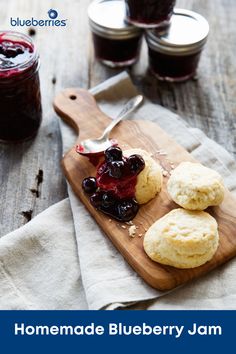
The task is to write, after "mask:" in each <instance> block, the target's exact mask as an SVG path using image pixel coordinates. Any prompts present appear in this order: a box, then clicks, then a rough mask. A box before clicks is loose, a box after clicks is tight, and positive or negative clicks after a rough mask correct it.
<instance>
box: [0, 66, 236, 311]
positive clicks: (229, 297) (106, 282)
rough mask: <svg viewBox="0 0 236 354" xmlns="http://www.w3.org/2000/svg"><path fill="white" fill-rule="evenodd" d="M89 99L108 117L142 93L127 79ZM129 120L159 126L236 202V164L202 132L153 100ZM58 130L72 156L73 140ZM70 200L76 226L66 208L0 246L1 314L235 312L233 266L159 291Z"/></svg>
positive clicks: (63, 205) (10, 236) (64, 128)
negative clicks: (119, 310) (120, 310)
mask: <svg viewBox="0 0 236 354" xmlns="http://www.w3.org/2000/svg"><path fill="white" fill-rule="evenodd" d="M91 92H92V93H93V94H94V95H95V97H96V99H97V101H98V103H99V105H100V107H101V109H102V110H103V111H104V112H105V113H107V114H108V115H110V116H111V117H115V116H116V114H117V113H118V112H119V111H120V109H121V107H122V106H123V104H124V103H125V102H126V101H127V99H128V98H129V97H132V96H134V95H135V94H136V93H137V92H136V89H135V87H134V86H133V84H132V82H131V80H130V78H129V76H128V74H127V73H125V72H124V73H121V74H119V75H117V76H115V77H113V78H111V79H109V80H107V81H105V82H104V83H102V84H101V85H99V86H97V87H96V88H94V89H92V90H91ZM130 119H148V120H152V121H155V122H157V123H158V124H159V125H160V126H161V127H162V128H163V129H166V130H168V133H169V134H170V135H172V136H173V137H174V138H175V140H176V141H178V142H179V143H180V144H181V145H182V146H184V147H185V148H186V149H187V150H188V151H189V152H190V153H191V154H192V155H193V156H194V157H195V158H197V159H198V160H200V161H201V162H202V163H204V164H206V165H207V166H209V167H212V168H214V169H215V170H217V171H219V172H220V173H221V175H222V176H223V177H224V180H225V184H226V185H227V187H228V188H229V189H230V190H231V191H232V192H234V193H235V194H236V163H235V161H234V159H233V158H232V157H231V156H230V155H229V153H228V152H227V151H225V150H224V149H223V148H222V147H221V146H219V145H218V144H216V143H215V142H213V141H212V140H210V139H208V138H207V137H206V136H205V135H204V133H203V132H201V131H199V130H198V129H193V128H189V127H188V126H187V125H186V124H185V123H184V122H183V121H182V120H181V118H180V117H178V116H177V115H176V114H174V113H173V112H170V111H169V110H167V109H165V108H163V107H161V106H158V105H156V104H153V103H151V102H149V101H148V100H146V101H145V103H144V105H143V106H142V107H141V108H139V110H138V111H136V112H135V113H134V114H132V116H131V117H130ZM60 124H61V131H62V138H63V145H64V151H67V150H68V149H69V148H71V146H73V144H74V141H75V134H74V133H73V132H72V130H71V128H69V127H68V126H66V125H65V124H64V123H63V122H61V123H60ZM167 127H168V129H167ZM68 192H69V200H70V205H71V210H72V214H73V220H72V216H71V212H70V207H69V202H68V200H64V201H62V202H60V203H58V204H56V205H54V206H52V207H50V208H49V209H47V210H46V211H44V212H43V213H41V214H40V215H38V216H37V217H35V218H34V219H33V220H32V221H31V222H29V223H28V224H27V225H25V226H24V227H22V228H20V229H18V230H16V231H14V232H12V233H10V234H8V235H6V236H4V237H3V238H2V239H0V308H1V309H87V308H88V309H115V308H118V307H124V306H128V305H133V306H132V308H148V309H190V308H191V309H196V308H198V309H199V308H202V309H214V308H215V309H234V308H235V307H236V306H235V298H236V284H235V282H234V281H233V277H234V274H235V271H236V260H232V261H230V262H228V263H227V264H226V265H224V266H221V267H219V268H218V269H217V270H215V271H213V272H211V273H209V274H208V275H206V276H204V277H202V278H200V279H198V280H194V281H192V282H191V283H189V284H186V285H184V286H182V287H181V288H178V289H176V290H174V291H172V292H169V293H164V292H160V291H157V290H154V289H152V288H151V287H149V286H148V285H147V284H146V283H145V282H144V281H143V280H142V279H141V278H140V277H139V276H138V275H137V274H136V273H135V272H134V271H133V270H132V269H131V268H130V267H129V265H128V264H127V263H126V261H125V260H124V259H123V257H122V256H121V255H120V254H119V253H118V252H117V251H116V249H115V248H114V247H113V245H112V244H111V242H110V241H109V240H108V238H107V237H106V235H104V234H103V233H102V232H101V230H100V228H99V227H98V225H97V224H96V223H95V221H94V220H93V219H92V217H91V216H90V214H89V213H88V212H87V210H86V209H85V207H84V206H83V205H82V204H81V203H80V201H79V200H78V198H77V197H76V196H75V195H74V193H73V191H72V190H71V188H70V187H69V186H68ZM222 284H223V286H222Z"/></svg>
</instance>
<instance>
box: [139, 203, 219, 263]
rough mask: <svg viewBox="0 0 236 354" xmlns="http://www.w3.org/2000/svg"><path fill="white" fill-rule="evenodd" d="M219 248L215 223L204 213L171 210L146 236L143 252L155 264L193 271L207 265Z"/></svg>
mask: <svg viewBox="0 0 236 354" xmlns="http://www.w3.org/2000/svg"><path fill="white" fill-rule="evenodd" d="M218 244H219V235H218V227H217V222H216V220H215V219H214V218H213V217H212V216H211V215H210V214H208V213H206V212H204V211H190V210H185V209H180V208H179V209H174V210H172V211H171V212H169V213H168V214H166V215H165V216H163V217H162V218H161V219H159V220H157V221H156V222H155V223H154V224H153V225H152V226H151V227H150V228H149V229H148V231H147V232H146V234H145V237H144V243H143V245H144V250H145V252H146V253H147V255H148V256H149V257H150V258H151V259H152V260H153V261H155V262H158V263H162V264H166V265H170V266H173V267H176V268H195V267H198V266H200V265H202V264H204V263H206V262H207V261H209V260H210V259H211V258H212V257H213V256H214V254H215V252H216V250H217V247H218Z"/></svg>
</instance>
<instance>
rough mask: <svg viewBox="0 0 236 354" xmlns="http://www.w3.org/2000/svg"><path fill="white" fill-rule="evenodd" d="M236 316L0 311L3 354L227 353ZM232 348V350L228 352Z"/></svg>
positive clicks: (215, 313)
mask: <svg viewBox="0 0 236 354" xmlns="http://www.w3.org/2000/svg"><path fill="white" fill-rule="evenodd" d="M235 328H236V311H1V312H0V340H1V342H0V343H1V353H15V352H18V353H38V352H40V353H67V352H68V353H72V352H76V353H85V354H87V353H94V352H98V353H100V352H101V353H118V352H119V353H121V354H123V353H135V354H136V353H145V354H146V353H147V352H148V351H150V353H161V352H162V351H163V353H165V354H166V353H172V352H174V353H181V354H183V353H191V354H192V353H198V354H202V353H209V352H214V354H215V353H223V352H224V351H228V349H229V348H230V350H232V351H234V349H233V348H234V336H235V335H236V330H235ZM227 348H228V349H227Z"/></svg>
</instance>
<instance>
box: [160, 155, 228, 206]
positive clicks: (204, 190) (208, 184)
mask: <svg viewBox="0 0 236 354" xmlns="http://www.w3.org/2000/svg"><path fill="white" fill-rule="evenodd" d="M167 191H168V193H169V195H170V197H171V198H172V199H173V200H174V202H175V203H177V204H178V205H180V206H181V207H183V208H185V209H188V210H204V209H206V208H208V207H209V206H213V205H219V204H220V203H221V202H222V201H223V199H224V191H225V188H224V183H223V179H222V178H221V176H220V175H219V173H218V172H216V171H214V170H212V169H210V168H207V167H204V166H203V165H201V164H200V163H192V162H182V163H181V164H180V165H179V166H178V167H176V169H175V170H174V171H173V172H172V175H171V177H170V179H169V181H168V183H167Z"/></svg>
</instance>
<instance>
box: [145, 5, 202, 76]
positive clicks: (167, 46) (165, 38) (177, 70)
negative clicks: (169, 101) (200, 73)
mask: <svg viewBox="0 0 236 354" xmlns="http://www.w3.org/2000/svg"><path fill="white" fill-rule="evenodd" d="M208 33H209V24H208V22H207V21H206V19H205V18H204V17H202V16H201V15H199V14H197V13H195V12H193V11H188V10H183V9H175V10H174V14H173V16H172V18H171V22H170V26H169V27H168V29H166V30H164V31H157V30H148V31H147V33H146V40H147V44H148V48H149V67H150V69H151V71H152V72H153V73H154V75H155V76H156V77H157V78H158V79H160V80H166V81H172V82H177V81H185V80H187V79H189V78H191V77H193V76H195V74H196V70H197V67H198V63H199V59H200V56H201V52H202V49H203V47H204V44H205V43H206V40H207V37H208Z"/></svg>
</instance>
